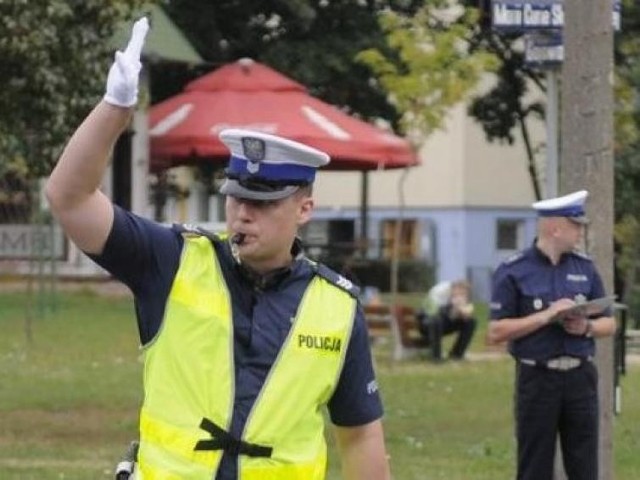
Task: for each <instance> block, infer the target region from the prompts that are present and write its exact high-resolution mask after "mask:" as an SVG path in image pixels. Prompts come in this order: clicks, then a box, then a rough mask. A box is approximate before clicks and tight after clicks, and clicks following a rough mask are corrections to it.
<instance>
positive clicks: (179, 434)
mask: <svg viewBox="0 0 640 480" xmlns="http://www.w3.org/2000/svg"><path fill="white" fill-rule="evenodd" d="M355 305H356V301H355V299H354V298H353V297H352V296H351V295H350V294H349V293H348V292H346V291H344V290H342V289H340V288H338V287H337V286H335V285H334V284H332V283H331V282H329V281H328V280H326V279H324V278H322V277H321V276H315V277H314V278H313V279H312V280H311V282H310V284H309V286H308V287H307V289H306V291H305V293H304V295H303V298H302V300H301V303H300V306H299V310H298V312H297V314H296V317H295V319H293V323H292V327H291V330H290V332H289V335H288V337H287V339H286V340H285V342H284V345H283V346H282V348H281V350H280V353H279V355H278V357H277V359H276V361H275V363H274V365H273V366H272V367H271V369H270V371H269V373H268V375H267V378H266V381H265V384H264V385H263V386H262V389H261V391H260V393H259V395H258V398H257V399H256V401H255V404H254V406H253V408H252V410H251V412H250V414H249V418H248V419H247V422H246V425H245V427H244V431H243V433H242V438H240V439H233V440H231V443H232V445H230V444H229V443H226V444H225V441H227V440H228V438H226V437H230V435H229V434H228V433H227V432H228V431H229V427H230V425H231V417H232V413H233V399H234V390H235V383H234V364H233V325H232V308H231V298H230V295H229V290H228V288H227V285H226V284H225V281H224V278H223V276H222V272H221V269H220V263H219V261H218V259H217V257H216V254H215V251H214V248H213V244H212V242H211V240H210V239H208V238H206V237H202V236H196V237H194V236H188V235H186V236H185V244H184V249H183V252H182V258H181V260H180V266H179V268H178V272H177V274H176V277H175V279H174V283H173V286H172V289H171V292H170V294H169V297H168V301H167V305H166V309H165V317H164V319H163V324H162V327H161V329H160V331H159V333H158V335H157V336H156V338H155V339H154V340H153V342H151V343H150V344H149V345H148V346H146V347H145V365H144V391H145V397H144V402H143V406H142V410H141V414H140V450H139V453H138V462H139V463H138V467H139V472H138V478H142V479H145V480H150V479H152V480H160V479H161V480H173V479H175V480H178V479H181V480H212V479H215V475H216V472H217V469H218V467H219V464H220V460H221V458H222V454H223V449H221V448H225V449H232V450H234V449H235V452H236V453H239V457H238V458H239V469H238V478H239V480H271V479H273V480H276V479H277V480H321V479H324V478H325V472H326V444H325V440H324V421H323V416H322V411H321V408H320V407H321V406H323V405H325V404H326V403H327V401H328V400H329V398H330V397H331V395H332V393H333V391H334V389H335V387H336V385H337V382H338V378H339V376H340V372H341V370H342V365H343V362H344V357H345V352H346V349H347V345H348V342H349V338H350V335H351V330H352V327H353V318H354V315H355ZM201 425H202V428H201ZM207 425H208V426H209V427H211V426H212V425H213V426H215V427H216V429H218V430H220V433H219V434H218V433H215V432H214V433H211V432H213V431H212V430H211V429H210V428H207ZM202 445H205V449H197V448H196V446H199V447H198V448H200V447H201V446H202ZM207 445H208V446H209V448H207V447H206V446H207ZM221 445H222V446H221ZM216 447H217V449H210V448H216ZM256 452H260V453H256ZM265 452H268V455H267V453H265ZM254 455H257V456H254Z"/></svg>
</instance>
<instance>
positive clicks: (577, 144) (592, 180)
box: [560, 0, 614, 480]
mask: <svg viewBox="0 0 640 480" xmlns="http://www.w3.org/2000/svg"><path fill="white" fill-rule="evenodd" d="M612 3H613V2H612V0H605V1H598V2H585V1H582V0H565V2H564V44H565V54H564V64H563V67H562V95H561V152H562V153H561V157H560V158H561V161H560V190H561V192H562V193H569V192H571V191H575V190H580V189H583V188H584V189H586V190H588V191H589V194H590V196H589V199H588V202H587V212H588V215H589V217H590V218H591V224H590V225H589V227H588V231H587V236H586V237H587V246H588V253H589V254H590V255H591V256H592V258H593V259H594V261H595V263H596V265H597V268H598V271H599V272H600V275H601V276H602V280H603V282H604V285H605V288H606V290H607V292H612V291H613V288H612V287H613V198H614V183H613V180H614V176H613V90H612V82H613V32H612V20H611V18H612V8H613V5H612ZM596 363H597V366H598V371H599V374H600V385H599V400H600V442H599V446H600V449H599V454H598V456H599V464H600V467H599V472H598V479H599V480H605V479H606V480H610V479H613V478H614V474H613V462H612V458H613V455H612V454H613V438H612V426H613V414H614V405H613V399H614V392H613V373H614V372H613V369H614V363H613V338H606V339H602V340H598V342H597V356H596Z"/></svg>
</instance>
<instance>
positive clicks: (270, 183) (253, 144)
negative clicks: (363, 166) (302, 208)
mask: <svg viewBox="0 0 640 480" xmlns="http://www.w3.org/2000/svg"><path fill="white" fill-rule="evenodd" d="M220 140H221V141H222V143H224V144H225V145H226V146H227V148H228V149H229V151H230V152H231V158H230V159H229V166H228V167H227V169H226V170H225V175H226V179H225V182H224V183H223V184H222V187H220V192H221V193H223V194H225V195H231V196H233V197H238V198H245V199H249V200H279V199H281V198H286V197H288V196H289V195H291V194H293V193H294V192H296V191H297V190H298V189H299V188H300V187H302V186H305V185H309V184H311V183H313V181H314V180H315V176H316V170H317V169H318V168H319V167H322V166H324V165H326V164H328V163H329V155H327V154H326V153H324V152H321V151H320V150H316V149H315V148H312V147H309V146H308V145H304V144H302V143H298V142H294V141H293V140H289V139H287V138H283V137H278V136H276V135H270V134H268V133H262V132H256V131H253V130H244V129H237V128H232V129H226V130H223V131H221V132H220Z"/></svg>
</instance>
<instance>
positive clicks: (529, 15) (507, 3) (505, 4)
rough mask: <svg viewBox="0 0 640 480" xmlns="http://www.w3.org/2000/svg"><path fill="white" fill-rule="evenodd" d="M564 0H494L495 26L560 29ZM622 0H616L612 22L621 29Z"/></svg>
mask: <svg viewBox="0 0 640 480" xmlns="http://www.w3.org/2000/svg"><path fill="white" fill-rule="evenodd" d="M563 3H564V2H563V0H492V1H491V18H492V22H493V28H494V29H495V30H502V31H511V32H519V31H527V30H542V29H560V28H562V27H563V26H564V5H563ZM620 12H621V0H615V2H614V3H613V11H612V16H611V22H612V25H613V29H614V30H616V31H618V30H620V23H621V13H620Z"/></svg>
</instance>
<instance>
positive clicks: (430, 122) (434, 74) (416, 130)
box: [358, 1, 498, 141]
mask: <svg viewBox="0 0 640 480" xmlns="http://www.w3.org/2000/svg"><path fill="white" fill-rule="evenodd" d="M477 20H478V12H477V11H476V10H475V9H470V8H468V9H463V8H455V6H454V5H452V4H450V3H449V2H447V1H430V2H425V3H424V5H423V6H422V7H421V8H420V9H419V10H418V11H417V12H416V13H415V14H414V15H411V16H407V15H402V14H400V13H395V12H387V13H385V14H383V15H382V16H381V24H382V27H383V29H384V31H385V32H386V33H387V41H388V46H389V47H390V49H391V50H392V52H393V53H392V55H388V54H387V55H385V53H383V52H382V51H380V50H378V49H373V48H372V49H368V50H366V51H364V52H362V53H361V54H360V55H359V56H358V59H359V60H361V61H362V62H363V63H365V64H366V65H368V66H370V67H371V68H372V70H373V71H374V72H375V74H376V75H377V77H378V79H379V81H380V83H381V85H382V86H383V87H384V89H385V90H386V91H387V92H389V93H390V95H391V98H392V100H393V102H394V104H395V105H396V106H397V108H398V110H399V111H400V112H401V113H402V125H403V127H404V130H405V132H407V133H411V134H417V135H418V136H419V139H423V138H424V137H425V136H427V135H429V134H430V133H431V132H433V131H434V130H436V129H438V128H440V126H441V125H442V123H443V121H444V118H445V115H446V114H447V112H448V109H449V108H450V107H452V106H454V105H455V104H457V103H459V102H460V101H461V100H463V99H464V98H465V97H466V95H467V94H468V93H469V92H470V91H471V90H472V89H473V88H474V87H475V86H476V84H477V83H478V81H479V80H480V78H481V76H482V75H483V74H484V73H485V72H487V71H489V70H493V69H495V68H496V67H497V66H498V62H497V59H496V57H495V56H494V55H492V54H489V53H487V52H486V51H484V50H482V49H479V48H478V49H476V50H475V51H473V52H470V51H469V48H468V46H469V44H468V42H467V41H466V38H467V37H468V35H469V32H470V31H471V30H472V28H473V25H475V24H476V23H477ZM418 141H420V140H418Z"/></svg>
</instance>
